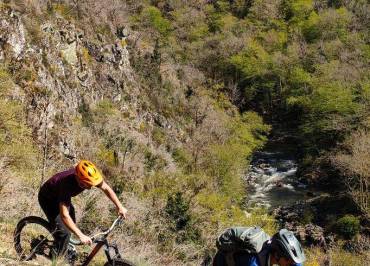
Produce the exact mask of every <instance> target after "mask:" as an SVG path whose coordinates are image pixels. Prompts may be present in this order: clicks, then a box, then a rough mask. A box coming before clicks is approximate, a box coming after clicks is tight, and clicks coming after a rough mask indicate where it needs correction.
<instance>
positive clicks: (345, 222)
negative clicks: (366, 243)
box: [335, 215, 360, 239]
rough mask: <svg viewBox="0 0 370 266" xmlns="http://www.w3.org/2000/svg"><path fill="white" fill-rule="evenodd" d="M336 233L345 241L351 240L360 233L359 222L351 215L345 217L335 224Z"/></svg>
mask: <svg viewBox="0 0 370 266" xmlns="http://www.w3.org/2000/svg"><path fill="white" fill-rule="evenodd" d="M335 227H336V231H337V233H338V234H340V235H341V236H343V237H344V238H346V239H351V238H353V237H354V236H356V235H357V234H358V233H359V232H360V221H359V219H358V218H357V217H355V216H353V215H345V216H343V217H342V218H340V219H339V220H338V221H337V222H336V226H335Z"/></svg>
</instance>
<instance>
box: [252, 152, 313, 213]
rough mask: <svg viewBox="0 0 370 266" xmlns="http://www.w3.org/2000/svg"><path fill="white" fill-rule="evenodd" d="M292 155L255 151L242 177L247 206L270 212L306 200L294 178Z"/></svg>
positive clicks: (302, 188) (305, 193) (294, 170)
mask: <svg viewBox="0 0 370 266" xmlns="http://www.w3.org/2000/svg"><path fill="white" fill-rule="evenodd" d="M296 173H297V162H296V160H295V158H294V157H293V156H290V155H286V154H283V153H280V152H275V151H272V152H268V151H264V152H256V153H255V154H254V156H253V160H252V161H251V165H250V168H249V172H248V174H247V175H246V177H245V178H246V181H247V183H248V190H247V206H248V207H264V208H267V209H273V208H274V207H277V206H281V205H282V206H285V205H290V204H292V203H294V202H296V201H297V200H302V199H305V198H306V195H307V191H306V185H304V184H303V183H301V182H299V181H298V178H297V176H296Z"/></svg>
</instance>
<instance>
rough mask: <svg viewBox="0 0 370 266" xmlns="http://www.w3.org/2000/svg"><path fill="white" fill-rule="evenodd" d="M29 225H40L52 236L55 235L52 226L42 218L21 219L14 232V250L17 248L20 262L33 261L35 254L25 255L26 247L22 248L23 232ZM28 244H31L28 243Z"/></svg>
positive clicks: (28, 217)
mask: <svg viewBox="0 0 370 266" xmlns="http://www.w3.org/2000/svg"><path fill="white" fill-rule="evenodd" d="M27 224H38V225H40V226H42V227H44V228H45V229H46V230H47V231H48V232H49V233H50V235H53V228H52V226H51V225H50V224H49V222H47V221H46V220H44V219H42V218H41V217H37V216H27V217H24V218H23V219H21V220H20V221H19V222H18V224H17V226H16V228H15V230H14V235H13V239H14V248H15V250H16V252H17V254H18V256H19V258H20V260H31V259H32V258H33V255H34V253H35V252H31V254H24V247H22V241H21V237H22V230H23V228H24V227H25V226H26V225H27ZM27 244H30V243H27Z"/></svg>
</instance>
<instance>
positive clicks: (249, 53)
mask: <svg viewBox="0 0 370 266" xmlns="http://www.w3.org/2000/svg"><path fill="white" fill-rule="evenodd" d="M230 63H231V64H232V65H233V66H235V68H236V69H237V70H238V71H240V72H241V73H242V76H243V78H244V79H249V78H253V77H256V76H263V75H265V74H266V73H267V68H268V66H269V64H270V58H269V55H268V53H267V52H266V51H265V49H264V48H263V47H262V46H261V45H260V44H259V43H258V42H257V41H255V40H249V41H248V42H247V44H246V47H245V48H244V50H243V51H242V52H241V53H240V54H238V55H235V56H232V57H231V59H230Z"/></svg>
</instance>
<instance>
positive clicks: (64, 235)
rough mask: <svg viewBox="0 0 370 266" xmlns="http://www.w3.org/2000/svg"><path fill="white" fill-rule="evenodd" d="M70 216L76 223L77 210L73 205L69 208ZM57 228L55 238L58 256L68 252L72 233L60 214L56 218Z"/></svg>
mask: <svg viewBox="0 0 370 266" xmlns="http://www.w3.org/2000/svg"><path fill="white" fill-rule="evenodd" d="M69 215H70V216H71V218H72V220H73V221H74V222H76V215H75V209H74V207H73V205H72V204H71V205H70V207H69ZM55 227H56V232H55V234H54V237H55V240H56V245H57V253H58V255H63V254H64V253H65V251H66V250H67V247H68V243H69V239H70V238H71V232H70V231H69V229H68V228H67V227H66V226H65V224H64V223H63V221H62V218H61V217H60V214H58V215H57V217H56V218H55Z"/></svg>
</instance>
